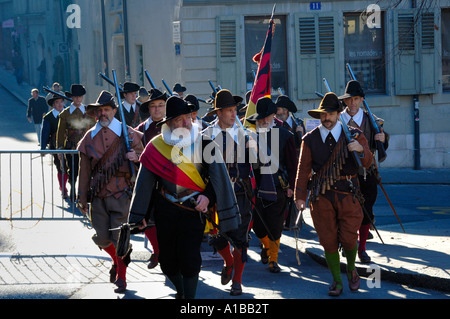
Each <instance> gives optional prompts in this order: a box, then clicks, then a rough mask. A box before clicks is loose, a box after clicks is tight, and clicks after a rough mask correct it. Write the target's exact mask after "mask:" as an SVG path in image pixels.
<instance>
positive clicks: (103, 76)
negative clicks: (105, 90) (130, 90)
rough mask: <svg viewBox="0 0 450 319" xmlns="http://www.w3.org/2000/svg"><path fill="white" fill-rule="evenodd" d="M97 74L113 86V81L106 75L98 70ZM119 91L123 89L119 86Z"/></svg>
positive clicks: (121, 91)
mask: <svg viewBox="0 0 450 319" xmlns="http://www.w3.org/2000/svg"><path fill="white" fill-rule="evenodd" d="M98 76H100V77H101V78H102V79H103V80H105V81H106V82H108V84H109V85H112V86H115V84H114V81H113V80H111V79H110V78H109V77H107V76H106V75H104V74H103V73H102V72H99V74H98ZM119 91H120V93H123V89H122V88H121V87H120V86H119Z"/></svg>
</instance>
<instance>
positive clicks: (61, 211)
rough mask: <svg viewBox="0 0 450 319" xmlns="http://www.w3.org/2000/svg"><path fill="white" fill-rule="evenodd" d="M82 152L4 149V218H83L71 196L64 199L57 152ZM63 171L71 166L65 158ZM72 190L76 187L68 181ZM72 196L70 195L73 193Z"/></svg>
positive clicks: (0, 167) (0, 156)
mask: <svg viewBox="0 0 450 319" xmlns="http://www.w3.org/2000/svg"><path fill="white" fill-rule="evenodd" d="M58 154H62V155H63V157H65V155H68V154H72V155H75V154H78V151H76V150H43V151H22V150H20V151H17V150H11V151H9V150H3V151H1V150H0V220H14V219H17V220H19V219H20V220H46V219H49V220H67V219H71V220H72V219H83V218H84V217H83V215H82V214H81V212H80V211H79V210H78V209H77V208H76V206H75V204H74V203H71V202H70V200H69V199H64V198H63V196H62V192H61V190H60V184H59V182H58V174H57V172H58V171H57V168H56V167H55V164H54V163H53V160H54V157H53V155H58ZM62 163H63V164H62V166H63V167H62V170H63V171H65V170H66V168H67V167H66V165H67V166H68V165H71V167H72V170H71V171H72V172H73V171H74V170H73V168H74V165H75V163H74V160H73V157H72V160H71V161H70V162H69V163H67V164H66V161H62ZM66 187H67V189H68V191H69V192H74V191H75V190H73V189H71V188H70V185H69V183H68V182H67V183H66ZM69 195H70V194H69Z"/></svg>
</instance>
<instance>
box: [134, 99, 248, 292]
mask: <svg viewBox="0 0 450 319" xmlns="http://www.w3.org/2000/svg"><path fill="white" fill-rule="evenodd" d="M192 109H193V105H191V104H189V103H188V102H186V101H184V100H183V99H181V98H179V97H178V96H171V97H170V98H168V99H167V101H166V117H165V118H164V119H163V120H162V121H160V122H158V125H161V134H160V135H158V136H156V137H155V138H153V139H152V140H151V141H150V143H148V144H147V146H146V148H145V151H144V153H143V154H142V156H141V157H140V162H141V166H140V168H139V173H138V176H137V179H136V185H135V187H134V190H133V197H132V201H131V207H130V216H129V223H130V224H132V223H134V224H139V225H140V226H142V227H141V228H144V227H145V226H146V225H147V221H146V219H145V217H146V214H147V210H148V207H149V205H151V206H154V207H157V208H158V209H156V210H155V224H156V228H157V230H158V233H157V235H158V245H159V263H160V266H161V270H162V272H163V273H164V274H165V275H166V276H167V278H168V279H169V281H170V282H171V283H172V284H173V285H174V287H175V289H176V292H177V293H176V298H179V299H181V298H185V299H192V298H195V295H196V290H197V283H198V278H199V273H200V269H201V263H202V259H201V255H200V247H201V243H202V240H203V233H204V230H205V214H206V213H207V212H208V210H210V209H212V210H216V211H217V215H218V218H219V226H220V228H221V230H222V231H223V232H228V231H231V230H234V229H236V228H237V227H238V224H239V219H240V216H239V208H238V206H237V202H236V197H235V195H234V192H233V189H232V186H231V182H230V179H229V178H228V173H227V169H226V167H225V164H224V163H223V161H216V160H214V156H215V154H213V153H212V152H210V153H208V152H205V149H206V147H208V146H214V145H216V144H215V143H214V142H213V141H211V140H210V139H207V140H205V138H204V136H203V135H202V134H201V133H200V128H199V126H198V125H197V124H196V123H193V122H192V118H191V113H192ZM216 146H217V145H216ZM210 149H211V150H216V149H217V153H218V154H217V157H218V158H221V157H222V155H221V154H220V150H219V149H218V147H212V148H210ZM204 153H206V155H208V156H204V155H205V154H204ZM209 155H210V156H209ZM216 194H217V195H220V196H216Z"/></svg>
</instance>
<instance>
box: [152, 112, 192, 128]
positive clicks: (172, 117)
mask: <svg viewBox="0 0 450 319" xmlns="http://www.w3.org/2000/svg"><path fill="white" fill-rule="evenodd" d="M191 113H192V111H189V112H187V111H185V112H183V113H181V114H178V115H177V116H171V117H166V118H163V119H162V120H161V121H159V122H158V123H156V126H161V125H163V124H164V123H166V122H168V121H170V120H173V119H174V118H177V117H178V116H181V115H186V114H191Z"/></svg>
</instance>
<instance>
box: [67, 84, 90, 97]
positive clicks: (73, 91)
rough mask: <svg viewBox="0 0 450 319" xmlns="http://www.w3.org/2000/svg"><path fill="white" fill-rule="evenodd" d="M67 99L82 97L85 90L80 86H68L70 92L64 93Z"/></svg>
mask: <svg viewBox="0 0 450 319" xmlns="http://www.w3.org/2000/svg"><path fill="white" fill-rule="evenodd" d="M65 94H66V96H67V97H72V96H83V95H85V94H86V89H85V88H84V86H82V85H81V84H72V85H71V86H70V92H65Z"/></svg>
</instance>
